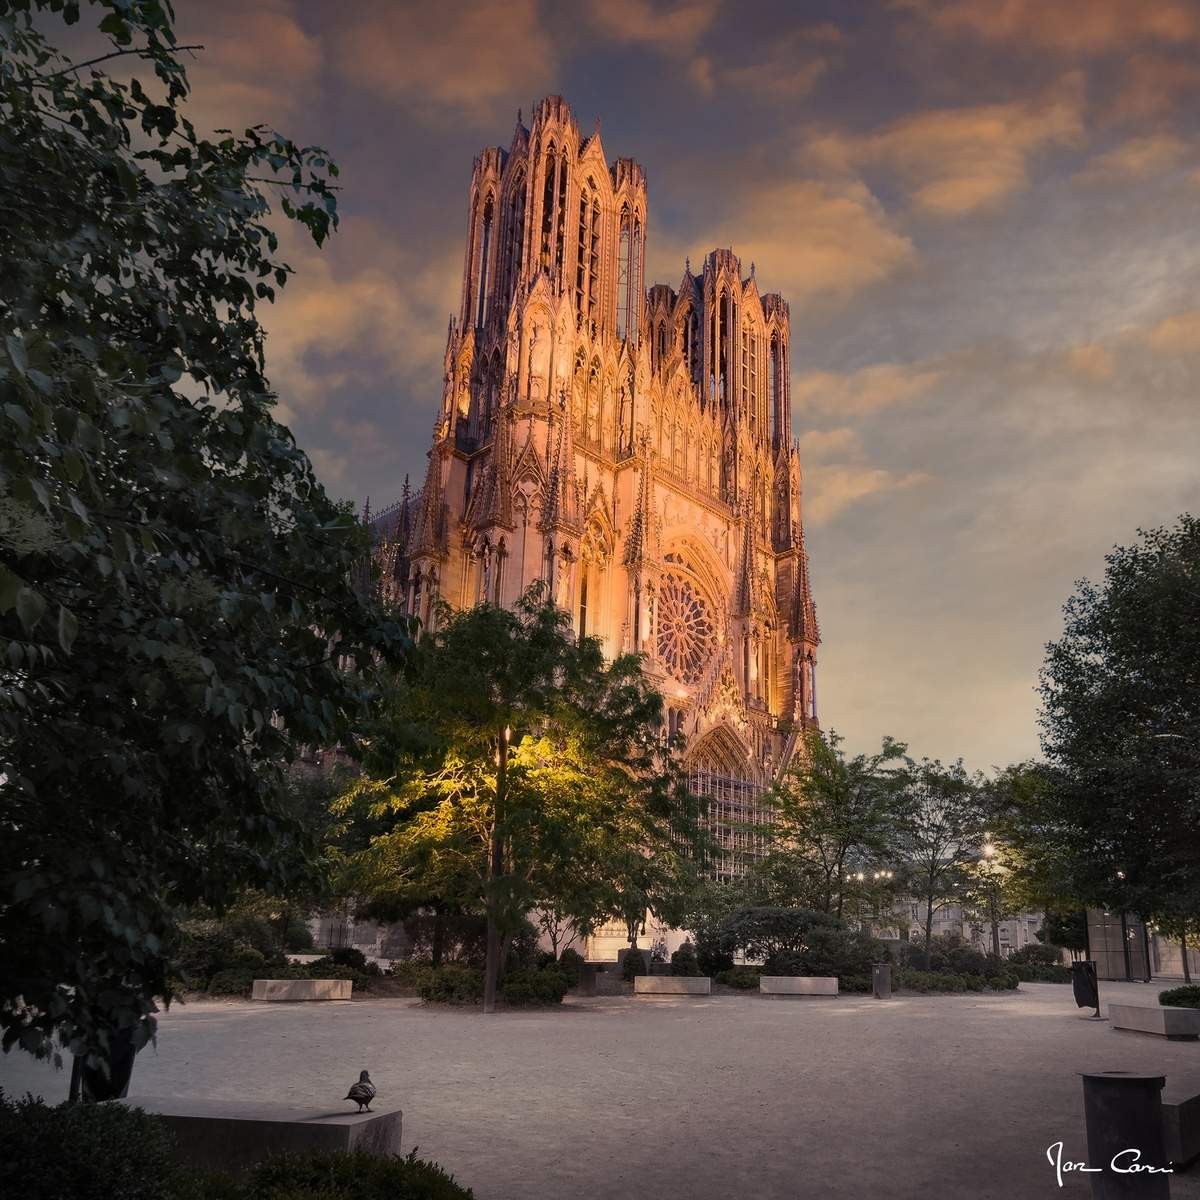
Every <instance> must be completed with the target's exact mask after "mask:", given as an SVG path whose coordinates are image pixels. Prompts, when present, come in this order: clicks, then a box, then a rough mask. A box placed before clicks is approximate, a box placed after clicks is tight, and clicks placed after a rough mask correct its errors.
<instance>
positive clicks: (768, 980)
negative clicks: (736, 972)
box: [758, 975, 838, 996]
mask: <svg viewBox="0 0 1200 1200" xmlns="http://www.w3.org/2000/svg"><path fill="white" fill-rule="evenodd" d="M758 990H759V991H760V992H761V993H762V994H763V995H764V996H836V995H837V994H838V981H837V976H836V975H760V976H759V978H758Z"/></svg>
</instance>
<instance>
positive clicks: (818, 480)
mask: <svg viewBox="0 0 1200 1200" xmlns="http://www.w3.org/2000/svg"><path fill="white" fill-rule="evenodd" d="M931 478H932V476H931V475H928V474H926V473H925V472H924V471H908V472H905V473H903V474H897V473H896V472H894V471H886V470H884V469H883V468H882V467H871V466H865V465H860V464H851V463H840V464H836V465H829V466H826V465H823V464H817V465H816V466H815V467H813V468H812V469H811V470H809V471H806V472H805V481H806V488H805V490H806V493H807V494H808V496H809V499H808V500H807V502H806V504H805V507H804V514H805V521H806V522H807V523H809V524H810V525H812V526H821V525H827V524H828V523H829V522H830V521H832V520H833V519H834V517H836V516H837V515H838V514H839V513H841V512H843V511H844V510H845V509H847V508H850V507H851V506H852V505H854V504H857V503H858V502H859V501H860V500H865V499H867V498H868V497H869V496H878V495H880V494H882V493H884V492H897V491H906V490H908V489H909V488H914V487H919V486H920V485H921V484H923V483H928V482H929V480H930V479H931Z"/></svg>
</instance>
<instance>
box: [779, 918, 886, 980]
mask: <svg viewBox="0 0 1200 1200" xmlns="http://www.w3.org/2000/svg"><path fill="white" fill-rule="evenodd" d="M802 957H803V963H804V966H805V970H804V971H802V972H800V974H804V975H836V976H837V977H838V978H839V979H841V978H843V977H848V976H851V975H854V976H865V977H866V978H867V979H870V978H871V967H872V966H873V965H874V964H875V963H877V962H880V961H882V960H883V959H885V958H886V957H887V951H886V950H885V949H884V947H883V943H882V942H880V941H879V939H878V938H873V937H871V935H870V934H867V933H863V932H862V931H861V930H857V929H855V930H850V929H838V928H830V927H818V928H816V929H813V930H812V931H811V932H810V933H809V935H808V947H807V948H806V949H805V951H804V954H803V956H802Z"/></svg>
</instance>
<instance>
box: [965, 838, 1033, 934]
mask: <svg viewBox="0 0 1200 1200" xmlns="http://www.w3.org/2000/svg"><path fill="white" fill-rule="evenodd" d="M984 838H985V840H984V841H983V843H982V845H981V846H980V847H979V852H978V857H977V858H976V859H975V861H974V862H969V863H967V864H965V865H964V868H963V872H962V876H963V888H962V900H963V904H964V906H965V908H966V910H967V912H968V913H970V914H971V915H973V916H975V917H978V918H979V919H980V920H981V921H982V923H983V924H985V925H987V926H988V928H989V929H990V930H991V935H992V953H993V954H994V955H995V956H996V957H997V958H999V957H1000V922H1001V921H1004V920H1006V919H1007V918H1008V917H1012V916H1015V915H1016V914H1017V913H1019V912H1022V911H1023V910H1024V908H1025V904H1024V899H1025V897H1024V894H1023V893H1022V891H1021V889H1020V887H1019V885H1018V877H1017V875H1016V872H1015V870H1014V857H1015V852H1014V850H1013V849H1012V847H1010V846H1007V845H1005V844H1004V843H1002V842H998V841H996V840H994V839H993V838H991V837H989V835H987V834H986V833H985V834H984Z"/></svg>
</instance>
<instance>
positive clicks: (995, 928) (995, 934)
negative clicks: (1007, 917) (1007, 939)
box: [989, 891, 1000, 958]
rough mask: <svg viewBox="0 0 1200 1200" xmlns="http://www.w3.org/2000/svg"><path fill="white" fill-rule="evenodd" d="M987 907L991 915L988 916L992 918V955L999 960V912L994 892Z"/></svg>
mask: <svg viewBox="0 0 1200 1200" xmlns="http://www.w3.org/2000/svg"><path fill="white" fill-rule="evenodd" d="M989 907H990V908H991V910H992V911H991V914H990V915H991V918H992V953H993V954H994V955H995V956H996V957H997V958H999V957H1000V912H999V908H1000V905H999V904H998V903H997V901H996V895H995V892H994V891H993V893H992V896H991V903H990V905H989Z"/></svg>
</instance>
